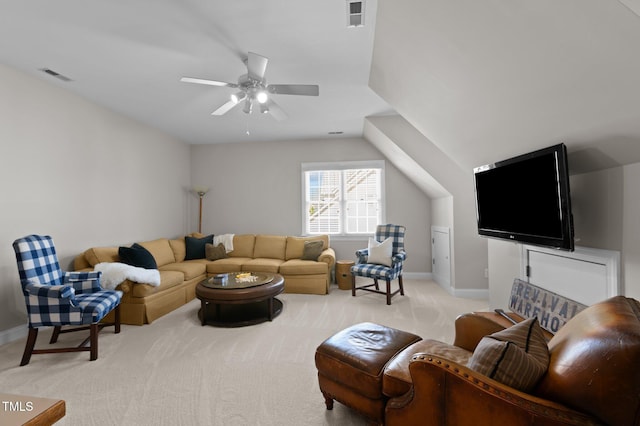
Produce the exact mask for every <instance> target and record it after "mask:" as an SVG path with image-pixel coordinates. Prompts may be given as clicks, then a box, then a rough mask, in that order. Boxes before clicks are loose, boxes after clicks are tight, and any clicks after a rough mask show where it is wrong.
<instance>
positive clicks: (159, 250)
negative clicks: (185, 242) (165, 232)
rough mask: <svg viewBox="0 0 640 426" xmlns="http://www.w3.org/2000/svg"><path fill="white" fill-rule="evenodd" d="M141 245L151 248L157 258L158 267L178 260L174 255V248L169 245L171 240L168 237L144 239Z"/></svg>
mask: <svg viewBox="0 0 640 426" xmlns="http://www.w3.org/2000/svg"><path fill="white" fill-rule="evenodd" d="M140 245H141V246H142V247H144V248H146V249H147V250H149V252H150V253H151V254H152V255H153V258H154V259H155V260H156V263H157V264H158V267H160V266H162V265H166V264H167V263H173V262H175V261H176V258H175V257H174V256H173V250H171V246H170V245H169V240H168V239H166V238H158V239H157V240H152V241H144V242H141V243H140Z"/></svg>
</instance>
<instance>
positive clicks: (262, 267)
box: [242, 258, 284, 274]
mask: <svg viewBox="0 0 640 426" xmlns="http://www.w3.org/2000/svg"><path fill="white" fill-rule="evenodd" d="M282 262H284V260H282V259H266V258H257V259H251V260H249V261H247V262H245V263H244V264H243V265H242V270H243V271H246V272H269V273H271V274H277V273H278V270H279V268H280V265H281V264H282Z"/></svg>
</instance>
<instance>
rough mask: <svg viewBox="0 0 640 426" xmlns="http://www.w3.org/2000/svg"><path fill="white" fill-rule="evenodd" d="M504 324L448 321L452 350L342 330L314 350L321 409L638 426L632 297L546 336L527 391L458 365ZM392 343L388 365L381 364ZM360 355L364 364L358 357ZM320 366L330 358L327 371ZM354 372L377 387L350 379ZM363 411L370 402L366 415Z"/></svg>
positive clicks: (475, 317) (434, 420)
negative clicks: (542, 370)
mask: <svg viewBox="0 0 640 426" xmlns="http://www.w3.org/2000/svg"><path fill="white" fill-rule="evenodd" d="M508 324H509V323H508V322H506V320H504V319H501V318H500V317H499V316H498V315H493V314H491V313H475V314H466V315H463V316H461V317H460V318H458V319H457V320H456V338H455V341H454V344H453V345H448V344H446V343H442V342H437V341H434V340H421V339H420V340H417V341H415V342H414V343H409V341H410V340H411V339H410V336H408V335H405V334H403V333H404V332H400V337H401V338H402V339H403V341H402V343H401V344H394V342H393V340H394V339H397V336H398V330H394V329H388V330H389V332H388V333H387V332H384V330H383V328H384V327H383V326H377V325H376V327H378V328H374V329H375V330H377V331H376V333H375V338H373V339H372V338H371V337H372V336H373V335H372V334H371V330H372V328H371V327H369V326H365V327H364V328H365V329H366V331H364V332H363V329H362V327H361V328H360V329H358V327H356V328H354V329H353V330H352V331H351V332H346V330H345V331H343V332H342V333H343V334H345V332H346V335H349V334H350V335H349V336H346V335H343V336H342V338H341V339H339V340H333V341H332V340H331V338H330V339H327V341H326V342H325V343H323V344H322V345H320V347H319V348H318V351H317V352H316V365H317V366H318V375H319V378H320V379H321V380H320V388H321V390H322V392H323V394H324V396H325V402H326V403H327V408H328V409H330V408H332V405H331V404H332V402H333V401H332V400H333V399H336V400H338V401H340V402H342V403H344V404H345V405H348V406H350V407H352V408H354V409H356V410H357V411H360V412H361V413H362V414H364V415H366V416H367V417H369V419H370V420H372V421H374V422H376V423H379V424H387V425H390V426H393V425H402V426H408V425H439V426H441V425H462V426H465V425H469V426H471V425H473V426H478V425H601V424H608V425H615V426H622V425H639V424H640V368H639V365H638V364H640V303H639V302H638V301H637V300H634V299H631V298H626V297H623V296H617V297H614V298H611V299H608V300H605V301H603V302H600V303H598V304H595V305H592V306H590V307H588V308H587V309H585V310H584V311H582V312H580V313H579V314H577V315H576V316H575V317H574V318H572V319H571V320H570V321H569V322H567V324H566V325H565V326H564V327H562V328H561V329H560V330H559V331H558V332H557V333H556V334H555V335H554V336H550V337H551V339H550V340H549V342H548V348H549V354H550V362H549V366H548V370H547V372H546V374H545V375H544V376H543V377H542V378H541V379H540V381H539V382H538V384H537V385H536V386H535V388H534V389H533V390H532V391H531V392H522V391H518V390H516V389H514V388H511V387H509V386H507V385H504V384H502V383H500V382H498V381H496V380H493V379H491V378H489V377H487V376H485V375H482V374H480V373H478V372H476V371H474V370H471V369H470V368H468V367H467V366H466V363H467V361H468V360H469V359H470V357H471V356H472V354H473V351H474V349H475V348H476V345H477V344H478V342H480V340H481V339H482V337H484V336H485V335H488V334H491V333H494V332H496V331H499V330H502V329H504V328H505V327H506V326H508ZM380 327H382V329H381V328H380ZM408 334H410V333H408ZM356 335H357V336H356ZM358 336H359V337H358ZM345 337H346V339H345ZM354 338H356V341H357V340H358V339H361V341H365V342H368V343H366V345H368V347H367V348H362V347H361V348H358V350H355V351H354V349H355V348H354V346H353V345H352V343H349V341H351V342H353V341H354ZM341 345H344V347H343V348H341V347H340V346H341ZM394 345H395V347H394V349H392V350H391V352H393V353H392V354H391V356H390V357H389V358H388V362H386V363H384V362H383V360H382V361H381V359H380V357H383V358H384V357H385V356H387V355H388V353H389V348H390V347H392V346H394ZM403 346H404V348H402V347H403ZM378 347H381V348H382V349H381V350H380V351H378V349H377V348H378ZM341 350H344V352H345V354H344V355H342V353H341V352H340V351H341ZM363 350H364V353H366V354H367V355H366V357H362V355H360V354H359V352H361V351H363ZM336 354H337V355H336ZM376 354H377V355H376ZM385 354H386V355H385ZM376 357H377V358H378V359H377V362H378V364H380V365H383V367H381V368H380V370H379V371H371V370H372V369H371V368H370V365H369V364H368V362H369V361H368V360H370V359H376ZM327 359H332V360H333V361H335V362H334V364H335V365H332V366H330V367H331V370H329V369H328V368H327V367H329V365H328V364H327ZM338 364H340V365H339V367H338V366H337V365H338ZM354 370H362V371H363V372H365V373H366V375H367V377H378V378H379V379H380V380H378V381H375V380H370V381H369V382H368V383H364V382H363V381H362V380H358V381H354V377H356V375H355V374H354ZM374 370H375V369H374ZM343 378H346V379H345V380H343ZM327 383H328V385H327ZM323 384H324V388H323ZM378 395H379V396H378ZM374 397H375V398H374ZM372 404H378V405H376V408H375V409H373V410H371V409H370V408H371V407H373V405H372ZM381 404H383V406H384V414H382V413H381V412H380V410H379V407H380V405H381Z"/></svg>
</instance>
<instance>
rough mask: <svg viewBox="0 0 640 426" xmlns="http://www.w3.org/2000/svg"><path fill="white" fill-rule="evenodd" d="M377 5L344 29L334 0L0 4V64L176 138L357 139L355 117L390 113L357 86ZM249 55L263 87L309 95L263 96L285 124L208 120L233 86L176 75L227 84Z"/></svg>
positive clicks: (342, 7) (364, 77)
mask: <svg viewBox="0 0 640 426" xmlns="http://www.w3.org/2000/svg"><path fill="white" fill-rule="evenodd" d="M376 7H377V2H376V1H375V0H369V1H367V2H366V3H365V9H364V23H365V25H364V26H362V27H355V28H348V27H347V22H348V19H347V2H346V1H345V0H331V1H315V2H309V1H297V0H280V1H278V2H272V1H222V0H215V1H204V0H183V1H173V0H136V1H132V2H127V1H95V0H89V1H85V0H57V1H55V2H52V1H49V0H30V1H2V5H1V6H0V62H1V63H4V64H6V65H8V66H11V67H13V68H17V69H19V70H22V71H24V72H26V73H28V74H31V75H33V76H36V77H37V78H41V79H45V80H48V81H50V82H51V83H52V84H55V85H58V86H60V87H63V88H65V89H68V90H70V91H72V92H75V93H77V94H78V95H80V96H82V97H84V98H87V99H89V100H91V101H94V102H96V103H98V104H101V105H104V106H106V107H107V108H110V109H112V110H115V111H117V112H120V113H122V114H125V115H127V116H130V117H132V118H134V119H136V120H138V121H141V122H144V123H147V124H149V125H151V126H153V127H156V128H159V129H161V130H163V131H165V132H167V133H169V134H171V135H174V136H176V137H178V138H179V139H181V140H183V141H185V142H187V143H193V144H204V143H227V142H238V141H262V140H288V139H305V138H323V137H332V136H331V135H329V133H330V132H342V137H344V136H361V135H362V128H363V119H364V117H365V116H367V115H372V114H373V115H375V114H381V113H385V112H388V111H389V110H390V108H389V106H388V105H387V104H386V103H385V102H383V101H382V100H381V98H380V97H378V96H377V95H376V94H375V93H374V92H373V91H372V90H371V89H370V88H369V87H368V85H367V81H368V78H369V69H370V63H371V51H372V47H373V35H374V29H375V15H376ZM249 51H251V52H255V53H258V54H260V55H263V56H266V57H268V58H269V63H268V66H267V71H266V75H265V76H266V78H267V83H284V84H317V85H319V86H320V96H318V97H310V96H290V95H274V96H273V99H274V100H275V101H276V102H277V103H278V105H279V106H280V107H281V108H282V109H283V110H284V111H285V112H286V113H287V114H288V116H289V117H288V119H287V120H284V121H276V120H275V119H274V118H273V117H270V116H268V114H265V115H261V114H259V113H257V112H255V111H254V113H252V114H251V115H247V114H245V113H243V112H242V107H241V106H240V107H237V108H234V109H233V110H232V111H230V112H229V113H227V114H226V115H224V116H212V115H211V113H212V112H213V111H214V110H216V109H217V108H218V107H219V106H220V105H222V104H224V103H226V102H227V101H228V100H229V97H230V95H231V94H232V93H234V92H235V91H234V90H232V89H231V88H228V87H212V86H201V85H194V84H186V83H181V82H180V81H179V80H180V78H181V77H183V76H189V77H199V78H203V79H210V80H222V81H226V82H231V83H235V82H236V81H237V79H238V77H239V76H240V75H241V74H244V73H246V72H247V69H246V66H245V65H244V64H243V59H244V58H246V56H247V53H248V52H249ZM43 68H48V69H51V70H53V71H55V72H57V73H59V74H61V75H63V76H64V77H67V78H69V79H71V81H67V82H65V81H61V80H60V79H58V78H54V77H52V76H51V75H48V74H45V73H43V72H41V71H40V69H43ZM247 133H249V134H247ZM333 137H335V136H333Z"/></svg>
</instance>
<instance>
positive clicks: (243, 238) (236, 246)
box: [228, 234, 256, 272]
mask: <svg viewBox="0 0 640 426" xmlns="http://www.w3.org/2000/svg"><path fill="white" fill-rule="evenodd" d="M255 242H256V236H255V235H253V234H244V235H234V236H233V251H231V252H229V253H228V254H229V257H248V258H252V257H253V246H254V244H255ZM230 272H231V271H230Z"/></svg>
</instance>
